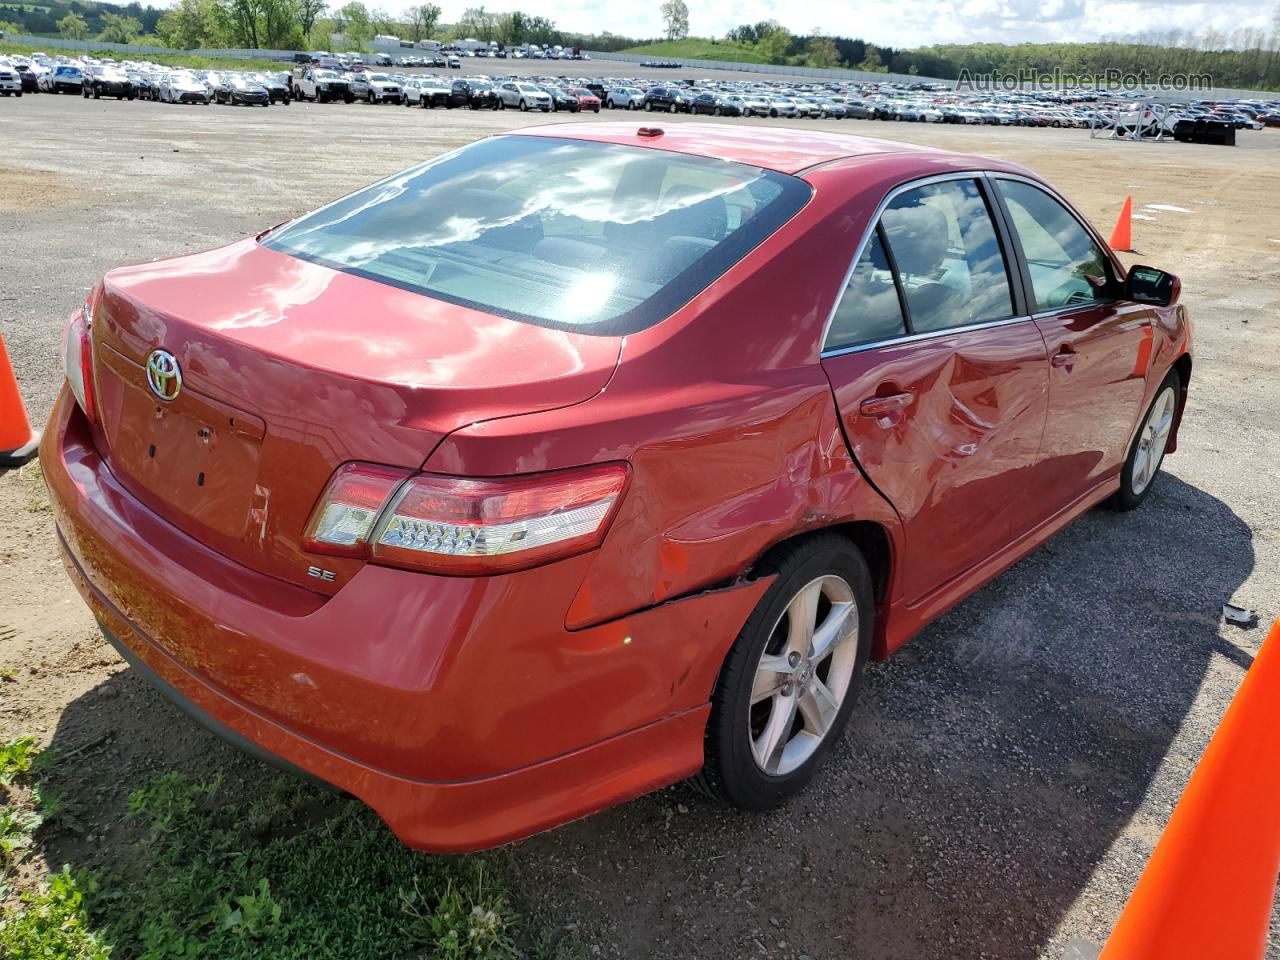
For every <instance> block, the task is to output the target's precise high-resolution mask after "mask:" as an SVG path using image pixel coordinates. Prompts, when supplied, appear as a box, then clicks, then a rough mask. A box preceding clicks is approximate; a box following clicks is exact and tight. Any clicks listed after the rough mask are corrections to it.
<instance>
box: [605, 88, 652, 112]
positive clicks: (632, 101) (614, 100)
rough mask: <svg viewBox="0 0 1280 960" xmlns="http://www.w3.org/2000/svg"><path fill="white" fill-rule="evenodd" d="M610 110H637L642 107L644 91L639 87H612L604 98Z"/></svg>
mask: <svg viewBox="0 0 1280 960" xmlns="http://www.w3.org/2000/svg"><path fill="white" fill-rule="evenodd" d="M604 105H605V106H606V107H608V108H609V109H610V110H639V109H640V108H641V107H643V106H644V91H643V90H641V89H640V88H639V87H614V88H613V89H612V90H610V91H609V92H608V93H607V94H605V97H604Z"/></svg>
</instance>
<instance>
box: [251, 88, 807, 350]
mask: <svg viewBox="0 0 1280 960" xmlns="http://www.w3.org/2000/svg"><path fill="white" fill-rule="evenodd" d="M457 82H460V81H455V83H457ZM495 140H529V141H539V142H540V143H556V142H571V143H579V144H587V143H589V144H594V145H596V146H599V147H600V148H602V149H606V150H611V149H624V150H655V151H656V152H660V153H668V154H672V155H673V156H677V157H686V158H688V157H693V158H695V159H701V160H707V161H710V162H713V163H723V164H729V165H732V166H737V167H743V168H747V169H755V170H759V171H760V176H761V178H762V179H768V180H771V181H773V182H776V183H779V184H781V185H782V187H783V191H784V195H785V193H786V192H787V191H790V192H791V193H792V194H793V204H792V206H793V209H790V210H789V212H785V215H781V216H776V215H775V218H774V219H775V221H776V222H773V221H768V222H764V223H762V224H761V225H760V227H761V228H760V229H758V230H757V231H755V233H753V234H743V236H742V238H741V240H740V241H739V243H738V245H737V246H739V247H741V249H740V250H738V249H737V247H729V246H728V245H729V238H727V239H726V240H724V241H721V243H720V244H718V245H717V247H715V248H713V251H711V252H714V251H715V250H719V251H721V261H720V263H719V265H718V266H717V265H715V264H713V265H712V267H710V268H707V267H705V266H703V265H702V263H701V261H702V260H703V259H706V258H705V257H703V258H700V259H699V260H697V261H694V262H693V263H692V264H690V265H689V266H688V267H686V268H685V269H684V270H682V271H681V272H680V273H678V274H677V275H676V276H675V277H673V278H672V279H671V280H670V281H669V282H667V283H666V284H665V285H664V286H663V287H662V288H661V289H660V290H658V291H657V292H656V293H654V294H653V295H652V296H650V297H649V298H647V299H646V300H644V301H642V302H641V303H639V304H637V305H636V306H635V307H632V308H631V309H630V310H627V311H625V312H624V313H620V314H618V315H617V316H614V317H610V318H608V319H605V320H598V321H595V322H592V323H573V322H564V321H557V320H554V319H550V318H545V317H539V316H534V315H532V314H527V313H521V312H519V311H516V310H507V309H504V308H502V307H497V306H492V305H490V304H485V303H480V302H478V301H474V300H469V299H467V298H465V297H459V296H455V295H451V294H447V293H442V292H440V291H436V290H430V291H427V290H423V289H421V288H420V287H417V286H415V285H414V284H412V283H409V282H407V281H402V280H396V279H394V278H390V277H386V276H383V275H381V274H377V273H374V272H373V271H370V270H364V269H362V268H360V267H353V266H350V265H347V264H340V263H337V262H335V261H332V260H329V259H328V258H326V257H323V256H320V255H318V254H312V253H304V252H301V251H296V250H289V249H281V248H279V247H277V246H274V245H271V244H270V241H271V240H272V238H273V237H274V236H275V235H276V234H277V233H278V232H280V231H281V230H284V229H285V228H287V227H290V226H292V225H293V224H295V223H298V222H299V221H301V220H302V219H304V218H305V217H309V216H313V215H315V214H317V213H319V212H321V211H323V210H325V209H326V208H328V207H331V206H334V205H335V204H337V203H340V202H342V201H343V200H345V199H346V196H350V194H347V195H346V196H343V197H339V198H337V199H336V200H334V201H333V202H332V203H328V204H325V205H324V206H321V207H318V208H316V209H315V210H312V211H308V212H307V213H306V214H304V215H303V216H302V217H298V218H297V219H296V220H290V221H288V222H287V223H282V224H280V225H279V226H276V227H273V228H272V229H270V230H268V231H266V232H264V233H262V234H260V235H259V236H258V237H256V238H255V239H256V241H257V243H258V245H259V246H263V247H265V248H266V249H268V250H270V251H272V252H273V253H278V254H280V255H282V256H286V257H294V258H296V259H298V260H303V261H305V262H307V263H314V264H316V265H318V266H322V267H327V268H328V269H330V270H334V271H337V272H338V273H347V274H351V275H352V276H357V277H361V278H362V279H365V280H370V281H372V282H374V283H380V284H385V285H386V286H389V287H393V288H396V289H399V290H404V291H406V292H407V293H413V294H417V295H418V296H421V297H426V298H427V299H432V300H439V301H441V302H443V303H449V304H452V305H454V306H459V307H466V308H468V309H471V310H475V311H477V312H479V313H487V314H490V315H491V316H498V317H503V318H505V319H508V320H515V321H518V322H522V323H528V324H531V325H533V326H537V327H543V328H545V329H549V330H559V331H563V332H567V333H578V334H583V335H585V336H604V337H619V336H628V335H630V334H633V333H639V332H640V331H641V330H646V329H648V328H650V327H653V326H657V325H658V324H660V323H662V322H663V321H664V320H666V319H667V318H669V317H670V316H672V315H673V314H675V313H677V312H678V311H679V310H681V309H683V308H684V307H685V306H687V305H688V304H689V303H691V302H692V301H693V300H695V299H697V297H698V296H700V295H701V294H702V293H703V292H704V291H705V290H706V289H707V288H708V287H710V286H711V285H712V284H714V283H715V282H717V281H718V280H719V279H720V278H721V277H723V276H724V275H725V274H726V273H728V272H729V271H731V270H732V269H733V268H734V267H736V266H737V265H738V264H740V263H741V262H742V261H743V260H745V259H746V258H747V257H748V256H750V255H751V253H753V252H754V251H755V250H757V249H759V247H760V246H761V245H763V244H764V243H765V242H766V241H768V240H769V238H770V237H772V236H774V235H775V234H776V233H777V232H778V231H779V230H781V229H782V228H783V227H784V226H786V224H788V223H789V222H791V221H792V220H793V219H795V217H796V216H797V215H798V214H799V213H800V212H801V211H803V210H804V209H805V207H806V206H808V205H809V203H810V202H811V201H812V200H813V197H814V195H815V193H816V191H815V189H814V187H813V185H812V184H810V183H809V182H808V181H806V180H804V179H802V178H801V177H797V176H793V175H791V174H787V173H782V172H781V171H778V170H773V169H771V168H768V167H759V166H755V165H753V164H747V163H740V162H738V161H733V160H724V159H722V158H719V157H710V156H706V155H704V154H690V153H685V152H683V151H678V150H664V149H662V148H661V147H656V148H655V147H649V146H634V145H629V144H617V143H611V142H609V141H603V140H589V139H584V138H579V137H549V136H544V135H539V134H500V135H498V136H494V137H488V138H485V139H484V140H480V141H476V143H483V142H491V141H495ZM468 146H472V145H471V144H469V145H468ZM465 149H467V147H461V148H459V149H458V150H455V151H449V152H447V153H445V154H442V155H441V156H440V157H436V158H432V159H433V160H434V161H439V160H440V159H442V158H444V157H451V156H453V155H454V154H457V153H460V152H461V151H462V150H465ZM426 162H428V163H430V162H432V161H426ZM408 169H412V167H410V168H408ZM404 172H405V171H404V170H399V171H396V172H395V173H393V174H391V175H390V176H388V177H384V178H383V180H378V181H375V182H374V183H371V184H367V185H366V186H364V187H361V188H360V190H368V189H371V188H373V187H375V186H377V185H378V184H379V183H382V182H384V181H387V180H391V179H393V178H395V177H398V176H401V175H402V174H404ZM360 190H356V191H353V192H354V193H359V192H360ZM785 199H786V198H785V196H779V197H778V199H777V200H776V201H774V203H773V204H770V206H777V207H778V211H779V213H782V212H783V211H784V210H785V209H786V206H787V205H786V204H785V203H784V200H785ZM739 233H742V231H741V230H739V231H735V234H733V235H731V237H732V236H734V235H737V234H739ZM728 254H736V255H732V256H729V255H728ZM703 271H714V272H713V273H712V274H711V275H710V276H708V277H707V278H706V279H705V281H701V280H699V279H698V278H697V277H696V276H691V275H692V274H694V273H695V272H697V273H701V272H703Z"/></svg>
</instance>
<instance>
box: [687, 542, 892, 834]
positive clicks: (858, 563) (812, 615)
mask: <svg viewBox="0 0 1280 960" xmlns="http://www.w3.org/2000/svg"><path fill="white" fill-rule="evenodd" d="M758 572H759V574H760V575H762V576H763V575H769V574H773V575H775V576H776V579H775V580H774V582H773V584H772V585H771V586H770V587H769V589H768V590H767V591H765V594H764V596H763V597H761V599H760V602H759V603H758V604H757V605H756V608H755V610H754V611H753V612H752V614H751V616H750V617H749V618H748V619H747V622H746V624H745V625H744V626H743V628H742V632H741V633H739V634H738V638H737V640H736V641H735V642H734V644H733V647H732V648H731V649H730V651H729V655H728V657H726V659H725V663H724V666H723V668H722V669H721V671H720V676H719V679H718V680H717V681H716V688H715V692H714V693H713V695H712V700H711V715H710V717H709V718H708V720H707V729H706V734H705V741H704V753H705V757H706V761H705V764H704V766H703V769H702V772H701V773H700V774H698V776H697V777H696V778H695V780H694V783H695V785H697V786H698V787H700V788H701V789H702V790H703V791H704V792H706V793H708V794H710V795H711V796H713V797H715V798H716V799H719V800H722V801H725V802H727V803H730V804H732V805H734V806H736V807H739V808H741V809H744V810H769V809H772V808H773V807H776V806H778V805H779V804H781V803H783V802H784V801H786V800H787V799H789V798H790V797H792V796H794V795H795V794H797V793H799V792H800V791H801V790H803V789H804V787H805V785H806V784H807V783H808V782H809V780H810V779H811V778H812V777H813V774H814V772H815V771H816V770H817V768H818V766H819V764H821V762H822V760H823V758H824V757H825V756H826V754H827V752H828V751H829V750H830V749H831V745H832V744H833V743H834V742H835V741H836V740H838V739H839V737H840V735H841V733H842V732H843V729H844V727H845V725H846V723H847V722H848V719H849V714H850V713H851V712H852V710H853V702H854V698H855V695H856V693H857V690H858V686H859V684H860V681H861V678H862V671H863V667H864V666H865V664H866V662H867V658H868V656H869V655H870V652H871V637H872V632H873V630H874V619H875V614H874V597H873V595H872V590H871V574H870V571H869V570H868V569H867V564H866V561H865V560H864V559H863V556H862V554H861V552H859V550H858V548H857V547H855V546H854V545H853V543H851V542H850V541H849V540H848V539H847V538H845V537H843V536H840V535H837V534H820V535H817V536H813V537H810V538H808V539H805V540H801V541H797V542H796V543H794V544H791V545H788V546H784V547H782V548H780V549H779V550H778V551H776V552H775V553H774V555H773V556H772V557H771V558H770V559H767V560H766V561H765V562H764V563H763V564H761V569H760V570H759V571H758Z"/></svg>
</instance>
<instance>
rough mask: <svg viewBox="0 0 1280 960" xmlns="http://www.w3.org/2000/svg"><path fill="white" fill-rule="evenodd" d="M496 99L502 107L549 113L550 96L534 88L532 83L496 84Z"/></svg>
mask: <svg viewBox="0 0 1280 960" xmlns="http://www.w3.org/2000/svg"><path fill="white" fill-rule="evenodd" d="M497 92H498V99H500V100H501V101H502V105H503V106H504V107H519V108H520V109H521V110H543V111H546V112H548V113H550V112H551V94H549V93H547V91H545V90H541V89H539V88H538V87H535V86H534V85H533V84H532V83H521V82H520V81H518V80H508V81H507V82H506V83H500V84H498V88H497Z"/></svg>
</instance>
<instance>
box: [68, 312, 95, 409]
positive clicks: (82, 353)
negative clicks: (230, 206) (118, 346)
mask: <svg viewBox="0 0 1280 960" xmlns="http://www.w3.org/2000/svg"><path fill="white" fill-rule="evenodd" d="M92 331H93V310H92V308H91V307H90V305H89V304H88V303H86V304H84V305H82V306H81V307H80V308H79V309H77V310H76V312H75V313H73V314H71V319H70V320H69V321H68V322H67V330H66V334H65V337H64V339H63V343H62V367H63V370H64V371H65V372H66V375H67V384H68V385H69V386H70V387H71V392H72V393H73V394H74V395H75V398H76V403H78V404H79V405H80V409H81V410H83V411H84V415H85V416H86V417H88V418H89V420H90V422H93V423H97V422H98V401H97V396H96V394H95V391H94V385H93V335H92Z"/></svg>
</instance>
